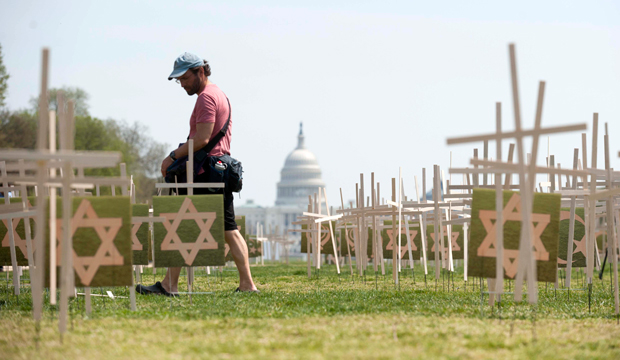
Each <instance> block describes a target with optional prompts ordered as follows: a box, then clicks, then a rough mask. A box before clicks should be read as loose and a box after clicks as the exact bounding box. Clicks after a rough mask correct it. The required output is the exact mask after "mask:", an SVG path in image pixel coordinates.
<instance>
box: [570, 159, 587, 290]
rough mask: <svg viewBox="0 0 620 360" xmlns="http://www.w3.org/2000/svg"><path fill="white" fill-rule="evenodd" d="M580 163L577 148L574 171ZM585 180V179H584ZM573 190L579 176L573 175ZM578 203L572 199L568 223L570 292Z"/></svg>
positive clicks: (575, 198) (574, 197)
mask: <svg viewBox="0 0 620 360" xmlns="http://www.w3.org/2000/svg"><path fill="white" fill-rule="evenodd" d="M578 161H579V149H578V148H576V149H575V150H574V153H573V170H577V163H578ZM584 180H585V179H584ZM572 188H573V190H574V189H577V176H574V175H573V184H572ZM576 203H577V197H576V196H571V197H570V217H569V220H568V221H569V223H568V241H567V247H568V248H567V250H566V287H567V288H568V289H569V290H570V282H571V271H572V269H573V246H574V242H575V207H576Z"/></svg>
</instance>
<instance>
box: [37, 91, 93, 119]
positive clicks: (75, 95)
mask: <svg viewBox="0 0 620 360" xmlns="http://www.w3.org/2000/svg"><path fill="white" fill-rule="evenodd" d="M60 90H62V91H63V92H64V97H65V101H69V100H73V103H74V104H75V107H74V109H75V112H74V113H75V116H88V115H89V113H88V108H89V107H90V106H89V104H88V99H90V95H88V93H87V92H86V91H84V90H83V89H81V88H79V87H71V86H63V87H61V88H59V89H58V88H51V89H49V90H48V92H47V93H48V97H49V98H48V101H49V109H50V110H54V111H58V102H57V100H56V99H57V96H58V91H60ZM30 107H31V108H32V110H33V111H35V112H37V111H38V110H39V98H38V97H34V96H33V97H31V98H30Z"/></svg>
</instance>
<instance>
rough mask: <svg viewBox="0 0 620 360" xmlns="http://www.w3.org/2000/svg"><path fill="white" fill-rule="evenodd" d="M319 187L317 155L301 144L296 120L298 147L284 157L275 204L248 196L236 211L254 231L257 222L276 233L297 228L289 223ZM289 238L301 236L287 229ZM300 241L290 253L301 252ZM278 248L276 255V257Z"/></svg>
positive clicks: (320, 179) (321, 182) (301, 211)
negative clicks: (256, 202)
mask: <svg viewBox="0 0 620 360" xmlns="http://www.w3.org/2000/svg"><path fill="white" fill-rule="evenodd" d="M319 187H325V183H324V182H323V180H322V178H321V168H320V167H319V163H318V161H317V160H316V156H314V154H313V153H312V152H311V151H310V150H308V149H307V148H306V146H305V144H304V134H303V125H302V124H299V135H298V136H297V147H296V148H295V149H294V150H293V151H292V152H291V153H290V154H289V155H288V156H287V157H286V160H285V161H284V167H283V168H282V171H281V172H280V181H279V182H278V183H277V190H278V191H277V197H276V201H275V206H268V207H262V206H259V205H257V204H255V203H254V200H248V201H247V202H246V203H245V204H244V205H241V206H235V214H237V215H245V221H246V228H247V229H248V232H252V233H253V234H254V233H255V232H256V224H257V223H261V224H262V225H263V226H264V229H265V234H267V233H269V232H270V230H271V231H273V232H275V231H276V229H277V232H278V234H283V232H285V231H287V230H289V229H299V228H300V226H299V225H291V223H292V222H294V221H296V219H297V217H298V216H301V215H302V213H303V212H304V211H308V196H314V194H315V193H316V192H318V189H319ZM286 235H288V237H289V239H292V240H301V233H299V232H289V233H287V234H286ZM266 248H267V247H266ZM300 249H301V247H300V243H299V241H298V242H297V243H296V244H295V245H293V246H292V247H291V252H292V253H299V252H300ZM279 252H280V251H277V252H276V256H277V257H279Z"/></svg>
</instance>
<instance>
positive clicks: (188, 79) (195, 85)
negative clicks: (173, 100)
mask: <svg viewBox="0 0 620 360" xmlns="http://www.w3.org/2000/svg"><path fill="white" fill-rule="evenodd" d="M177 79H178V80H179V82H180V84H181V86H182V87H183V89H185V91H187V95H190V96H191V95H194V94H196V93H198V91H199V90H200V70H198V72H197V73H195V74H194V72H193V71H192V70H191V69H190V70H187V71H186V72H185V74H183V75H182V76H179V77H178V78H177Z"/></svg>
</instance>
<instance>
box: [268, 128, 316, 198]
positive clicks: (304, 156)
mask: <svg viewBox="0 0 620 360" xmlns="http://www.w3.org/2000/svg"><path fill="white" fill-rule="evenodd" d="M319 187H325V183H324V182H323V180H322V179H321V168H320V167H319V163H318V162H317V160H316V156H314V154H313V153H312V152H311V151H310V150H308V149H307V148H306V146H305V144H304V133H303V124H301V123H300V124H299V135H297V147H296V148H295V149H294V150H293V151H292V152H291V153H290V154H289V155H288V156H287V157H286V160H285V161H284V167H283V168H282V171H281V172H280V182H278V184H277V189H278V192H277V198H276V206H287V207H288V206H293V207H299V208H301V209H304V210H305V209H306V207H307V206H308V195H310V196H313V195H314V193H316V192H317V191H318V188H319Z"/></svg>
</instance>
